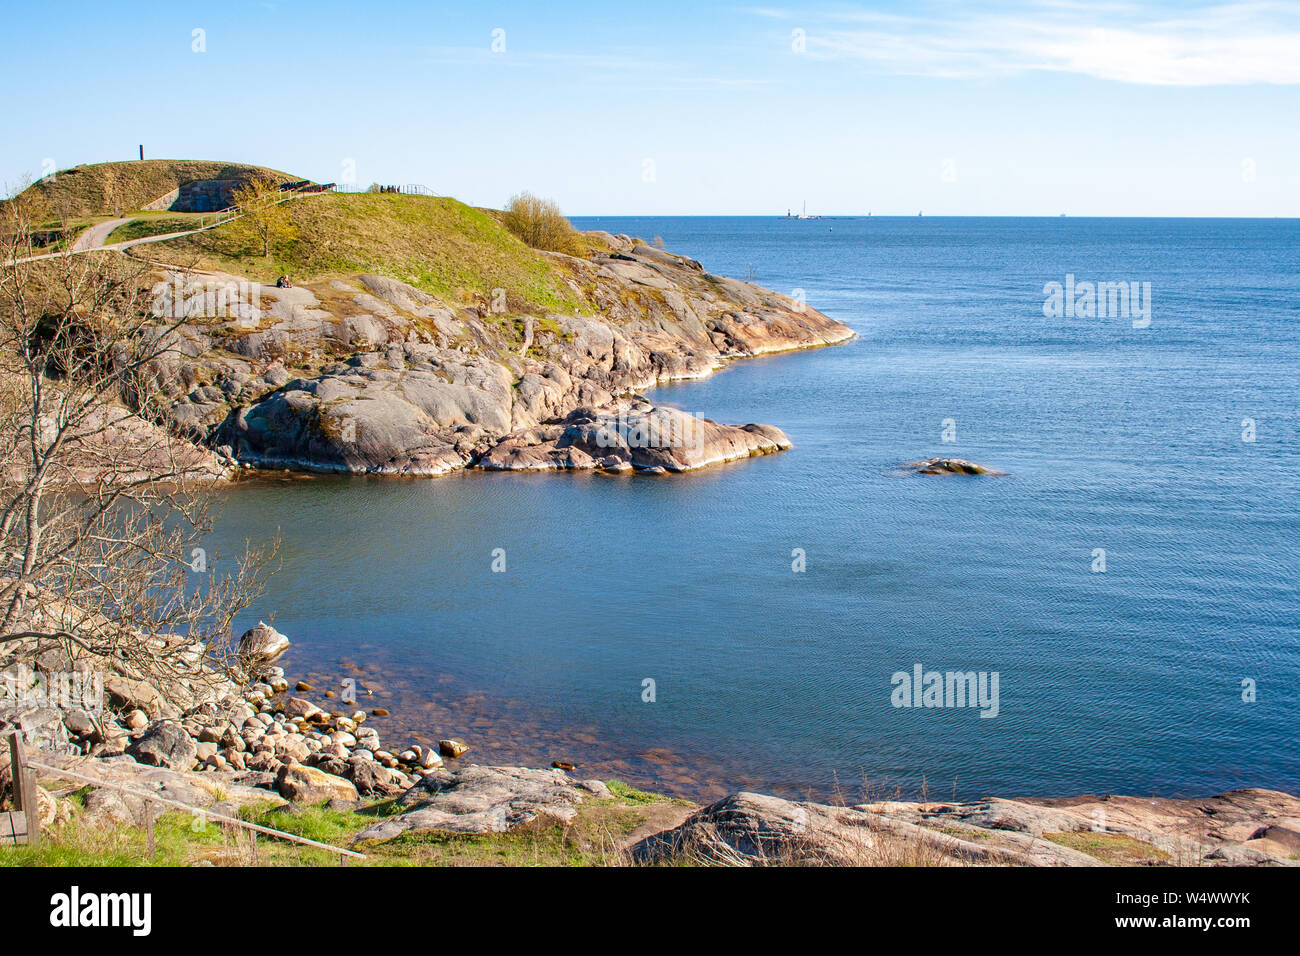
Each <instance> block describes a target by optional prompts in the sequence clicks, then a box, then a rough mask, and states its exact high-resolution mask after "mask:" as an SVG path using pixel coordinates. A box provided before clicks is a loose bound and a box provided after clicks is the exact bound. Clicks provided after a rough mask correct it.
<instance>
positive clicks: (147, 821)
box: [9, 732, 366, 866]
mask: <svg viewBox="0 0 1300 956" xmlns="http://www.w3.org/2000/svg"><path fill="white" fill-rule="evenodd" d="M25 750H26V748H25V747H24V745H23V743H22V739H21V736H20V735H19V734H18V733H16V732H15V733H11V734H10V738H9V754H10V764H11V770H12V773H13V778H14V782H15V784H16V786H15V788H14V789H15V793H16V795H17V797H18V799H17V801H15V802H16V803H17V804H19V806H20V807H21V809H20V811H19V813H17V814H13V816H15V817H17V816H19V815H21V816H22V817H23V819H24V823H25V828H24V832H23V833H22V834H21V836H22V837H23V839H19V834H18V833H17V832H16V825H17V821H14V822H12V823H11V824H10V828H11V829H10V838H11V839H12V841H13V842H14V843H19V842H21V843H27V844H30V845H33V846H36V845H39V843H40V821H39V816H38V810H37V803H36V774H35V773H34V772H31V771H36V770H44V771H45V772H46V773H49V774H52V775H54V776H55V777H58V778H67V779H71V780H76V781H79V782H81V783H87V784H90V785H91V786H94V787H102V788H106V789H109V790H115V791H117V792H118V793H124V794H128V795H130V796H133V797H136V798H137V799H139V800H143V801H144V814H143V815H144V828H145V838H146V845H147V853H148V854H149V855H150V856H152V855H153V853H154V834H153V821H154V816H153V807H154V805H155V804H156V805H158V806H162V807H168V808H170V809H172V810H181V811H184V812H186V813H189V814H192V815H194V816H195V817H197V818H199V819H202V820H204V821H208V820H211V821H213V822H215V823H220V824H222V825H223V826H229V827H235V828H238V829H243V830H248V831H250V832H252V833H255V834H256V833H261V834H264V835H266V836H269V837H273V838H274V839H277V840H286V841H288V842H290V843H296V844H298V845H300V846H308V847H312V848H314V849H317V850H325V851H327V852H329V853H333V854H336V855H337V856H338V858H339V865H340V866H346V865H347V862H348V860H349V859H357V860H364V859H366V855H365V854H364V853H358V852H357V851H355V850H346V849H344V848H343V847H338V846H331V845H330V844H328V843H321V842H319V841H317V840H310V839H308V838H307V837H302V836H298V835H297V834H296V833H286V832H285V831H284V830H276V829H274V828H272V827H266V826H262V825H261V824H260V823H252V822H250V821H248V820H241V819H239V818H238V817H231V816H226V815H225V814H222V813H214V812H213V811H212V810H209V809H206V808H204V807H196V806H194V805H192V804H188V803H182V802H180V801H179V800H169V799H167V798H166V797H162V796H159V795H158V794H156V793H149V792H147V791H144V790H138V789H136V788H135V787H130V786H127V785H126V784H122V783H116V782H114V781H109V780H101V779H98V778H96V777H93V776H90V775H88V774H83V773H78V772H77V771H75V770H68V769H66V768H64V767H54V766H51V765H49V764H46V763H41V762H39V761H36V760H32V759H31V758H30V757H29V756H27V755H26V753H25V752H24V751H25ZM20 787H21V788H22V791H23V792H19V788H20Z"/></svg>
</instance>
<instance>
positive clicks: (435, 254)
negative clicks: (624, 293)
mask: <svg viewBox="0 0 1300 956" xmlns="http://www.w3.org/2000/svg"><path fill="white" fill-rule="evenodd" d="M283 208H284V211H285V213H286V215H287V216H288V218H289V220H290V222H291V224H292V226H293V230H294V232H295V234H296V238H293V239H290V240H288V241H285V242H283V243H281V244H280V245H279V246H278V247H277V248H276V249H275V250H274V251H273V253H272V255H271V256H269V257H263V256H262V255H261V249H260V247H258V245H257V243H256V242H254V241H252V240H251V239H250V238H249V237H248V236H247V235H246V233H244V232H243V231H242V230H241V229H240V228H239V224H238V223H231V224H228V225H224V226H221V227H219V228H217V229H213V230H209V231H207V232H203V233H199V234H196V235H193V236H184V237H181V238H178V239H169V240H167V241H165V242H161V243H156V244H154V245H150V246H148V247H142V248H144V249H147V250H148V251H147V253H146V254H147V255H148V256H149V258H151V259H160V260H164V261H173V262H178V263H193V264H195V265H197V266H199V267H200V268H212V269H220V270H222V271H225V272H231V273H234V274H237V275H244V276H248V277H249V278H253V279H258V280H260V281H264V282H269V281H274V279H275V277H276V276H278V275H281V274H284V275H289V276H291V277H292V278H293V279H294V281H296V282H309V281H311V280H316V279H328V278H331V277H347V276H355V275H358V274H360V273H376V274H379V275H386V276H389V277H391V278H394V279H399V280H401V281H402V282H407V283H410V284H411V285H413V286H415V287H417V288H420V289H423V290H425V291H426V292H429V293H432V294H433V295H436V296H438V297H439V298H441V299H443V300H444V301H447V302H463V301H469V300H472V299H475V298H481V297H486V296H490V295H491V291H492V290H493V289H494V288H503V289H507V290H509V297H510V299H511V301H510V311H512V312H513V311H517V310H523V309H526V308H527V306H528V305H532V306H536V307H539V308H542V309H547V310H556V309H562V310H564V311H566V312H572V311H574V310H575V309H577V310H580V311H583V312H589V311H590V307H589V305H588V304H587V302H586V301H585V299H584V298H583V297H582V296H581V295H580V294H578V293H577V292H575V291H574V289H573V288H572V287H571V286H570V285H569V284H568V283H567V282H566V281H565V280H566V278H567V277H568V272H567V270H565V268H564V266H563V264H562V263H561V262H559V261H557V259H556V258H553V257H550V256H547V255H545V254H543V253H539V252H537V251H535V250H533V249H530V248H529V247H528V246H526V245H525V244H524V243H523V242H521V241H520V240H519V239H517V238H516V237H515V236H514V235H513V234H512V233H511V232H509V230H507V229H506V228H505V227H504V226H502V225H501V223H500V222H498V221H497V219H495V218H494V217H492V216H490V215H488V214H487V213H485V212H484V211H483V210H480V209H476V208H474V207H472V206H467V205H465V204H464V203H461V202H458V201H456V200H455V199H451V198H448V197H443V196H408V195H397V194H387V193H378V194H376V193H322V194H318V195H313V196H307V197H303V198H301V199H295V200H293V201H292V202H288V203H285V204H284V207H283ZM515 300H518V301H517V302H516V301H515Z"/></svg>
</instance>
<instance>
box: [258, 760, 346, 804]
mask: <svg viewBox="0 0 1300 956" xmlns="http://www.w3.org/2000/svg"><path fill="white" fill-rule="evenodd" d="M275 788H276V790H278V791H279V792H280V796H282V797H284V798H285V799H286V800H288V801H290V802H292V803H324V802H325V801H326V800H335V799H338V800H346V801H349V802H354V801H356V799H357V788H356V787H354V786H353V785H352V784H351V782H349V781H347V780H344V779H343V778H342V777H335V776H333V775H332V774H328V773H326V772H325V771H323V770H318V769H316V768H315V767H304V766H302V765H301V764H294V765H292V766H286V767H281V768H280V773H279V775H278V776H277V777H276V778H275Z"/></svg>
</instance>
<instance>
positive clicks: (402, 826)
mask: <svg viewBox="0 0 1300 956" xmlns="http://www.w3.org/2000/svg"><path fill="white" fill-rule="evenodd" d="M288 646H289V641H288V639H287V638H286V637H285V636H284V635H282V634H280V633H279V632H278V631H276V630H275V629H274V628H273V627H270V626H269V625H265V624H259V625H258V626H257V627H255V628H252V629H250V630H249V631H248V632H247V633H246V634H245V635H244V636H243V638H242V639H241V642H240V654H241V659H242V660H244V661H245V662H246V663H247V665H248V668H249V670H248V674H247V676H248V680H247V681H244V682H240V681H236V680H224V681H212V680H210V679H205V680H203V681H194V682H191V683H192V687H191V690H192V691H193V694H192V695H191V696H190V697H189V699H188V700H186V701H185V703H184V704H178V703H177V702H176V701H175V700H174V699H172V698H170V697H169V696H168V695H165V694H164V693H163V692H162V691H161V690H160V689H159V688H157V687H154V686H152V685H150V684H149V683H148V682H147V681H144V680H140V679H135V678H132V677H129V676H127V675H123V674H117V673H108V674H107V675H105V676H104V677H103V691H104V694H105V697H106V700H107V704H108V708H107V709H106V710H104V711H103V712H102V713H96V712H93V711H92V710H87V709H83V708H77V707H66V706H54V705H53V704H52V703H50V702H48V701H47V702H44V703H42V702H40V701H37V702H36V703H35V704H33V703H32V702H31V701H26V702H24V701H23V700H21V699H15V698H14V695H13V694H12V691H11V693H10V694H8V695H7V697H6V698H0V731H4V730H8V729H16V730H18V731H20V732H21V733H22V734H23V735H24V737H25V739H26V740H27V741H28V742H29V743H36V744H37V746H38V747H39V749H40V750H41V754H40V759H41V760H42V761H43V762H49V763H51V764H52V765H53V766H56V767H59V768H62V769H65V770H67V771H70V772H73V773H78V774H81V775H83V776H90V777H92V778H94V779H98V780H102V781H104V785H103V786H100V787H95V786H91V787H89V788H88V787H86V786H85V785H84V783H82V782H76V781H75V780H74V781H73V782H72V783H68V784H64V785H61V786H60V785H59V784H58V783H57V782H56V783H54V784H53V789H51V790H49V791H47V790H44V789H42V790H41V791H40V804H41V807H40V809H41V813H42V818H43V825H46V826H53V825H58V824H62V823H66V822H68V821H69V820H71V819H72V817H73V816H74V813H73V810H72V806H71V804H70V802H69V801H70V798H71V795H72V794H73V793H76V794H78V795H79V797H80V801H81V802H80V805H79V809H78V810H77V813H76V816H77V822H78V825H83V826H85V825H89V826H110V827H111V826H118V825H130V826H139V825H142V823H143V822H144V820H145V818H146V817H147V816H150V815H155V816H156V815H158V814H161V813H162V809H163V808H162V807H161V806H160V805H150V804H149V801H147V800H146V799H144V798H143V797H142V796H141V795H140V794H141V793H146V794H147V793H155V794H157V795H158V796H159V797H162V798H165V799H170V800H174V801H178V802H182V803H186V804H188V805H190V806H194V807H198V808H201V809H205V810H208V811H210V812H212V813H237V812H238V811H239V808H240V807H241V806H250V805H265V804H266V803H267V802H271V803H275V804H279V805H282V806H286V807H287V806H306V805H322V804H328V805H329V806H331V807H334V808H345V809H346V808H360V807H362V806H364V805H367V804H373V803H374V802H376V801H391V811H390V812H388V813H386V814H385V815H383V816H382V817H380V818H374V817H371V818H368V819H367V818H361V817H359V818H358V825H357V828H356V832H355V833H354V834H353V836H352V839H351V845H353V846H354V847H360V848H365V847H367V846H374V845H375V844H383V843H386V842H387V841H390V840H393V839H395V838H397V837H400V836H402V835H403V834H406V833H423V832H428V831H437V832H444V833H450V834H461V835H483V834H494V833H496V834H501V833H511V832H513V831H516V830H518V829H519V828H521V827H524V826H525V825H527V824H531V823H533V822H534V821H538V820H545V821H551V822H553V823H557V824H560V825H568V824H570V823H572V822H573V821H574V820H575V818H576V817H577V816H578V815H579V814H580V813H582V812H584V810H583V808H584V807H587V806H600V805H605V804H608V803H610V802H616V797H615V794H614V793H612V792H611V789H610V786H609V784H607V783H606V782H604V781H601V780H595V779H580V778H578V777H575V776H573V775H571V773H570V771H572V769H573V768H572V767H571V766H556V767H552V768H549V769H533V768H524V767H489V766H478V765H475V764H472V763H469V762H468V761H467V760H465V759H464V758H465V756H466V754H467V753H468V751H469V748H468V747H467V746H466V745H465V744H464V743H462V742H461V741H459V740H455V739H450V738H444V739H442V740H440V741H439V743H438V746H437V747H436V748H434V747H430V746H420V745H412V746H409V747H385V746H384V745H383V742H382V741H381V739H380V735H379V733H378V731H376V730H375V729H374V728H373V727H370V726H368V725H367V719H368V717H370V716H372V715H379V716H383V715H385V713H386V712H384V711H382V710H381V709H378V708H376V709H374V710H372V711H371V712H369V713H367V711H366V710H364V709H363V708H360V707H358V706H357V705H356V704H355V702H352V703H346V702H344V701H340V700H339V699H338V698H337V697H335V696H333V692H327V693H326V694H325V695H316V694H315V693H314V691H313V688H312V687H310V686H309V685H308V684H306V683H304V682H297V683H296V684H291V683H290V680H289V678H288V677H287V676H286V674H285V673H284V671H283V669H282V668H280V667H279V666H277V665H276V664H275V661H276V659H277V658H279V657H280V656H281V655H282V654H283V653H284V652H285V650H286V649H287V648H288ZM90 663H91V662H89V661H86V660H82V661H79V662H78V661H72V662H66V661H63V662H60V661H48V662H47V664H65V665H66V664H71V665H72V666H74V667H80V668H81V671H80V672H81V673H83V674H84V673H86V672H87V671H86V670H85V668H86V666H87V665H88V664H90ZM101 663H102V662H101ZM195 665H196V667H200V666H201V662H199V661H197V660H196V661H195ZM197 674H198V672H197V671H196V676H197ZM204 676H205V678H211V675H204ZM311 696H316V697H317V699H318V700H319V701H320V702H319V703H317V702H314V701H313V700H311V699H310V697H311ZM448 761H450V762H451V763H450V764H449V763H448ZM118 787H126V788H127V792H123V791H122V790H119V789H117V788H118ZM8 788H9V774H8V767H7V754H6V755H4V756H0V806H8V801H10V800H11V799H12V798H11V795H10V793H9V789H8ZM664 810H665V812H663V813H661V814H659V815H657V816H656V817H654V818H653V819H652V820H650V821H648V822H647V824H646V826H645V827H642V828H641V829H648V830H649V831H650V832H645V833H641V832H639V831H638V832H636V833H633V834H632V835H631V836H630V837H629V838H628V839H627V840H626V841H625V842H624V844H623V845H622V846H621V848H620V853H621V854H622V856H621V860H622V861H623V862H626V863H632V864H640V865H654V864H663V863H682V862H686V863H699V864H726V865H772V864H810V863H811V864H817V865H899V864H909V865H1023V866H1098V865H1179V866H1191V865H1197V866H1204V865H1217V866H1255V865H1270V866H1271V865H1282V866H1288V865H1297V864H1300V798H1297V797H1296V796H1292V795H1290V794H1285V793H1281V792H1277V791H1270V790H1260V789H1248V790H1238V791H1233V792H1231V793H1227V794H1221V795H1218V796H1214V797H1208V798H1204V799H1190V800H1175V799H1162V798H1138V797H1116V796H1104V797H1092V796H1085V797H1076V798H1069V799H1056V800H1050V799H990V800H982V801H975V802H966V803H957V802H907V801H898V800H884V801H874V802H867V803H860V804H857V805H828V804H818V803H812V802H804V801H794V800H784V799H780V798H777V797H772V796H764V795H759V794H752V793H743V792H742V793H736V794H732V795H730V796H727V797H725V798H724V799H722V800H719V801H717V802H715V803H713V804H710V805H709V806H706V807H695V806H693V805H690V804H687V803H685V802H683V801H675V802H672V803H671V804H668V805H666V806H665V808H664Z"/></svg>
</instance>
